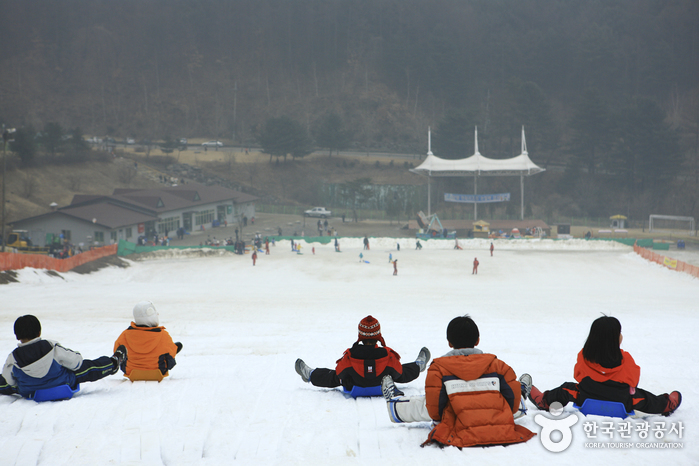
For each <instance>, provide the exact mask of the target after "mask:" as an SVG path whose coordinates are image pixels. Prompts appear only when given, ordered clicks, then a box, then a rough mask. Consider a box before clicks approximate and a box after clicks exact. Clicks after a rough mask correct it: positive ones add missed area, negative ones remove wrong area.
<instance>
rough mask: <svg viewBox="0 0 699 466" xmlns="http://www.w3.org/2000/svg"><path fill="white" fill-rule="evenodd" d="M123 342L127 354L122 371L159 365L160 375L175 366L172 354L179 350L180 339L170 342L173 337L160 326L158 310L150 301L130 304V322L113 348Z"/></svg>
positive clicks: (145, 368) (148, 368) (157, 367)
mask: <svg viewBox="0 0 699 466" xmlns="http://www.w3.org/2000/svg"><path fill="white" fill-rule="evenodd" d="M120 345H124V346H125V347H126V349H127V351H128V355H129V358H128V360H127V361H126V363H125V364H122V365H121V370H122V371H123V372H124V375H126V376H129V375H130V374H131V371H132V370H134V369H141V370H154V369H159V370H160V372H161V373H162V374H163V375H167V374H168V371H169V370H170V369H172V368H173V367H175V364H176V362H175V355H177V353H179V352H180V351H181V350H182V343H179V342H177V343H173V341H172V337H170V334H169V333H168V332H167V330H165V327H162V326H160V318H159V316H158V311H156V310H155V306H153V303H151V302H150V301H141V302H139V303H138V304H136V306H134V308H133V322H131V325H130V326H129V328H127V329H126V330H124V331H123V332H122V333H121V335H119V338H117V341H116V343H114V348H115V349H116V348H118V347H119V346H120Z"/></svg>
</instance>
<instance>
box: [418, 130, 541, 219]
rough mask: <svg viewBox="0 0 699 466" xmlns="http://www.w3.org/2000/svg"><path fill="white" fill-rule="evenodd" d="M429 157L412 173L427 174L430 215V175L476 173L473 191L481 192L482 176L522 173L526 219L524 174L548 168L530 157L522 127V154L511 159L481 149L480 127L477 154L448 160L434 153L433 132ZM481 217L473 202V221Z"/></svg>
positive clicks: (521, 181)
mask: <svg viewBox="0 0 699 466" xmlns="http://www.w3.org/2000/svg"><path fill="white" fill-rule="evenodd" d="M427 140H428V142H427V145H428V149H427V158H426V159H425V160H424V162H422V163H421V164H420V165H419V166H417V167H415V168H413V169H411V170H410V171H411V172H413V173H417V174H418V175H424V176H427V214H428V215H430V178H431V177H433V176H473V177H474V194H476V195H477V194H478V177H479V176H519V177H520V186H521V190H522V193H521V194H522V196H521V199H522V215H521V217H522V219H523V218H524V177H525V176H530V175H535V174H537V173H541V172H543V171H545V169H544V168H541V167H539V166H537V165H536V164H535V163H534V162H532V161H531V159H530V158H529V153H528V152H527V142H526V139H525V137H524V127H522V153H521V154H519V155H518V156H516V157H513V158H511V159H500V160H499V159H489V158H488V157H485V156H483V155H481V153H480V152H478V128H477V127H476V130H475V143H474V146H475V151H474V154H473V155H472V156H470V157H467V158H465V159H458V160H446V159H441V158H439V157H437V156H435V155H434V154H433V153H432V150H431V133H429V132H428V137H427ZM477 219H478V203H474V220H477Z"/></svg>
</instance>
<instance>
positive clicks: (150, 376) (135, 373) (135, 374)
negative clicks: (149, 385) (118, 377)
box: [126, 369, 167, 382]
mask: <svg viewBox="0 0 699 466" xmlns="http://www.w3.org/2000/svg"><path fill="white" fill-rule="evenodd" d="M166 375H167V374H166ZM166 375H163V373H162V372H160V370H159V369H151V370H144V369H134V370H132V371H131V374H129V375H127V376H126V377H128V379H129V380H130V381H132V382H137V381H139V380H155V381H156V382H160V381H161V380H163V379H164V378H165V377H166Z"/></svg>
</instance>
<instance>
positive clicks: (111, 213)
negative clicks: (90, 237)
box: [59, 202, 158, 229]
mask: <svg viewBox="0 0 699 466" xmlns="http://www.w3.org/2000/svg"><path fill="white" fill-rule="evenodd" d="M59 212H61V213H63V214H65V215H68V216H70V217H75V218H79V219H81V220H85V221H88V222H92V223H96V224H99V225H102V226H105V227H107V228H110V229H114V228H119V227H123V226H127V225H135V224H137V223H144V222H148V221H151V220H157V219H158V217H157V216H155V215H148V214H145V213H142V212H139V211H136V210H133V209H129V208H128V207H123V206H120V205H117V204H114V203H111V202H100V203H96V204H88V205H83V206H79V207H72V206H68V207H64V208H62V209H60V210H59Z"/></svg>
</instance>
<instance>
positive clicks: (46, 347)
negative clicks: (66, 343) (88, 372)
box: [2, 338, 83, 398]
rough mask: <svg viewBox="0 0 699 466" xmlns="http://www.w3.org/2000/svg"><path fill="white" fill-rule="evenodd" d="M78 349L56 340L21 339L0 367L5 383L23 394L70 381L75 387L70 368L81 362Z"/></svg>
mask: <svg viewBox="0 0 699 466" xmlns="http://www.w3.org/2000/svg"><path fill="white" fill-rule="evenodd" d="M82 361H83V357H82V356H81V355H80V353H77V352H75V351H72V350H69V349H67V348H64V347H62V346H61V345H60V344H59V343H58V342H55V341H51V340H43V339H41V338H35V339H33V340H30V341H28V342H26V343H20V344H19V345H18V346H17V348H16V349H15V350H14V351H13V352H12V353H10V355H9V356H8V357H7V361H6V362H5V365H4V366H3V369H2V376H3V377H4V378H5V380H6V381H7V383H8V385H10V386H12V387H15V388H16V390H17V392H18V393H19V394H20V395H22V396H23V397H25V398H29V397H31V396H32V395H33V394H34V392H35V391H36V390H40V389H44V388H52V387H57V386H58V385H64V384H67V385H70V386H71V387H73V388H74V387H75V385H76V380H75V374H74V373H73V371H75V370H77V369H78V368H79V367H80V365H81V364H82Z"/></svg>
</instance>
